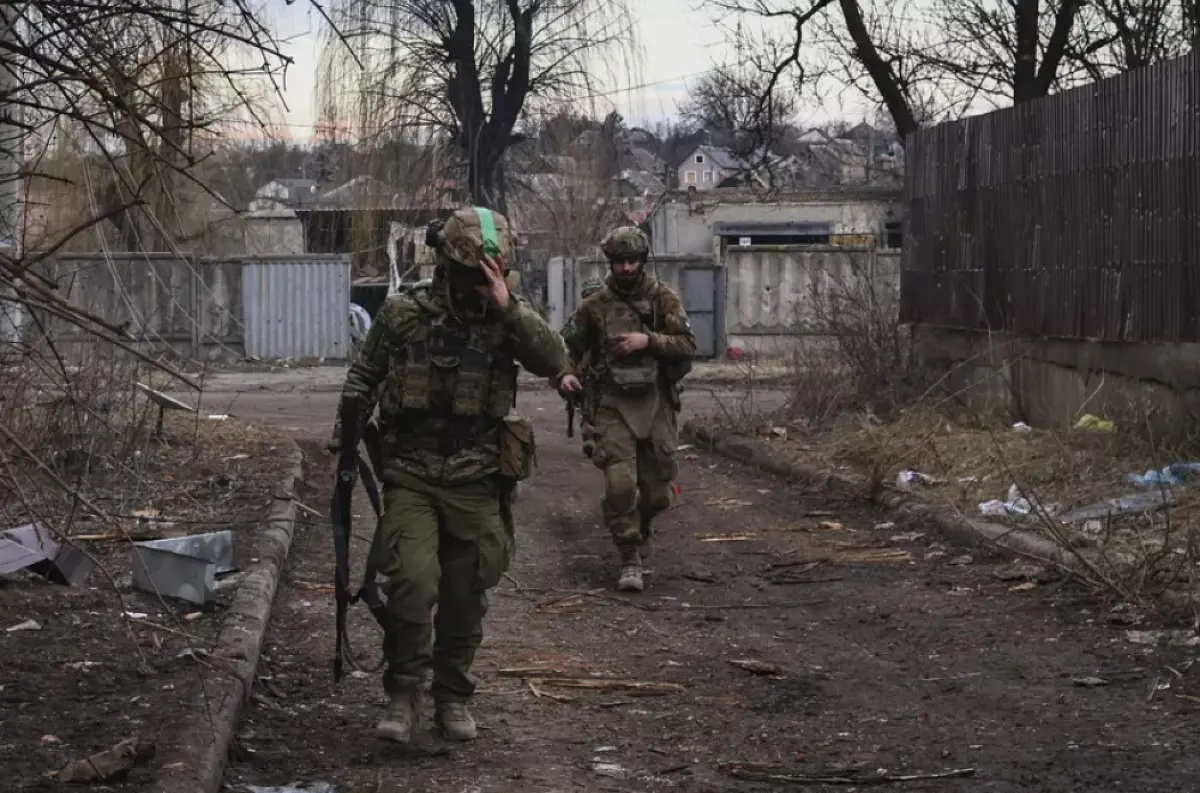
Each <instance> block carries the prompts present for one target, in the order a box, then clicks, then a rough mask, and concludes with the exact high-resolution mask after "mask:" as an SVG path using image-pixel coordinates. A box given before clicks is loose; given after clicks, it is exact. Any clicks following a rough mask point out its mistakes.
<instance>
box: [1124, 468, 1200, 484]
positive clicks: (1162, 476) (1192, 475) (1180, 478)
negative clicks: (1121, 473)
mask: <svg viewBox="0 0 1200 793" xmlns="http://www.w3.org/2000/svg"><path fill="white" fill-rule="evenodd" d="M1197 476H1200V463H1171V464H1170V465H1166V466H1163V467H1162V468H1161V469H1158V470H1156V469H1153V468H1151V469H1150V470H1149V471H1146V473H1144V474H1130V475H1129V477H1128V479H1129V483H1130V484H1132V485H1136V486H1137V487H1141V488H1151V487H1168V486H1175V487H1177V486H1179V485H1184V484H1187V483H1188V482H1191V481H1193V480H1195V479H1196V477H1197Z"/></svg>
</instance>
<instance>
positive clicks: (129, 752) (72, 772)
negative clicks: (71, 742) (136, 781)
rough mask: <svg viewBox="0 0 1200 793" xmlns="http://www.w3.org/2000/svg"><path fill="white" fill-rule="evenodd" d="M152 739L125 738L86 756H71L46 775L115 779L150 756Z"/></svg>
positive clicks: (77, 779)
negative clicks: (57, 768)
mask: <svg viewBox="0 0 1200 793" xmlns="http://www.w3.org/2000/svg"><path fill="white" fill-rule="evenodd" d="M156 751H157V749H156V747H155V746H154V744H153V743H149V742H143V741H139V740H138V739H137V738H126V739H125V740H123V741H121V742H120V743H118V744H117V745H116V746H113V747H112V748H111V749H105V750H104V751H102V752H97V753H96V754H94V755H91V756H90V757H84V758H81V759H79V760H72V761H71V762H69V763H67V764H66V765H65V766H63V767H62V768H61V769H59V770H58V771H51V772H50V773H49V775H48V776H50V777H52V778H53V779H56V780H57V781H59V782H119V781H121V780H122V779H124V778H125V776H126V775H128V773H129V772H130V771H132V770H133V769H134V768H135V767H137V766H138V765H141V764H143V763H146V762H148V761H150V760H152V759H154V755H155V753H156Z"/></svg>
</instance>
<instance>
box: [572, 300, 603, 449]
mask: <svg viewBox="0 0 1200 793" xmlns="http://www.w3.org/2000/svg"><path fill="white" fill-rule="evenodd" d="M603 288H604V282H603V281H584V283H583V286H582V287H581V288H580V289H579V300H580V302H582V301H584V300H587V299H588V297H590V296H591V295H592V294H594V293H596V292H598V291H600V290H601V289H603ZM562 334H563V339H564V341H566V342H567V346H568V348H570V346H571V344H572V343H573V342H572V339H574V338H575V337H577V336H579V335H580V330H579V326H578V325H577V324H576V323H575V318H574V317H572V318H571V319H570V320H569V321H568V322H567V325H566V327H564V328H563V331H562ZM589 358H590V356H589V355H588V354H587V353H586V352H585V353H584V356H583V359H582V360H581V361H580V362H579V380H580V382H581V383H582V384H583V388H584V396H583V410H582V411H581V412H580V414H579V435H580V438H581V439H582V442H583V453H584V455H585V456H587V457H591V456H592V453H593V452H594V451H595V449H596V442H595V427H594V426H593V424H592V419H593V415H592V414H593V413H594V412H595V409H596V406H595V405H594V404H592V400H591V399H589V397H588V395H589V394H591V393H592V390H593V383H592V382H591V379H590V378H591V377H592V374H593V372H592V371H591V369H592V367H591V365H590V363H589Z"/></svg>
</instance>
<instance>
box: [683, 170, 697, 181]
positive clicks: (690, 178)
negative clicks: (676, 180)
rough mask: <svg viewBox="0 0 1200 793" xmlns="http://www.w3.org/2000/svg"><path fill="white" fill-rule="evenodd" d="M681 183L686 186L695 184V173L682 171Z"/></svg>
mask: <svg viewBox="0 0 1200 793" xmlns="http://www.w3.org/2000/svg"><path fill="white" fill-rule="evenodd" d="M683 181H684V183H686V184H695V183H696V172H695V171H684V172H683Z"/></svg>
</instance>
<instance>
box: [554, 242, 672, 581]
mask: <svg viewBox="0 0 1200 793" xmlns="http://www.w3.org/2000/svg"><path fill="white" fill-rule="evenodd" d="M602 248H603V250H604V254H605V256H607V258H608V259H609V260H610V261H618V260H624V261H634V260H636V261H639V262H641V267H639V268H638V270H637V272H636V275H634V276H633V277H632V278H630V279H629V280H627V281H621V280H619V279H617V278H616V277H615V276H614V275H612V274H610V275H609V277H608V278H607V279H606V281H605V284H604V288H602V289H601V290H599V291H597V292H596V293H595V294H593V295H591V296H590V297H588V299H587V300H585V301H584V302H583V304H582V305H580V307H579V309H578V310H577V311H576V312H575V316H574V317H573V318H572V321H571V323H570V324H569V325H568V328H567V329H566V330H565V331H564V340H565V341H566V344H567V349H568V353H569V355H570V358H571V368H572V371H573V372H574V374H575V375H576V377H578V378H580V380H582V379H583V378H584V377H585V376H593V377H596V378H597V380H598V391H599V395H600V396H599V405H598V406H597V407H596V408H595V413H594V416H593V424H594V436H595V451H594V453H593V455H592V462H593V464H595V465H596V467H597V468H600V469H601V470H602V471H604V498H603V500H602V502H601V511H602V513H603V516H604V523H605V525H606V526H607V527H608V530H609V532H610V533H611V534H612V538H613V541H614V543H615V544H616V546H617V548H618V549H619V551H620V554H621V576H620V581H619V584H618V586H619V588H620V589H623V590H628V591H639V590H640V589H641V587H642V581H641V553H640V548H641V546H642V544H643V543H644V542H645V541H646V540H647V539H648V538H649V537H650V534H651V521H652V520H653V518H654V516H655V515H657V514H658V513H660V512H662V511H663V510H665V509H667V508H668V507H669V506H671V503H672V496H673V484H674V480H675V477H676V463H675V447H676V445H677V443H678V440H677V438H678V436H677V416H678V411H679V403H678V394H677V392H676V391H675V388H674V383H669V382H667V379H666V378H665V377H664V365H669V364H672V363H676V362H680V361H690V360H691V359H692V358H694V357H695V355H696V338H695V336H694V335H693V333H692V329H691V325H690V324H689V323H688V318H687V314H686V312H685V311H684V309H683V303H682V302H681V301H680V299H679V296H678V295H676V294H675V292H674V291H672V290H671V288H670V287H668V286H667V285H665V284H663V283H662V282H660V281H658V280H657V279H655V278H652V277H650V275H649V274H648V273H647V272H646V271H645V261H646V258H647V256H648V253H649V242H648V240H647V239H646V236H645V234H643V233H642V232H641V231H640V230H638V229H636V228H633V227H622V228H619V229H616V230H615V231H613V232H611V233H610V234H609V235H608V236H607V237H606V238H605V240H604V243H603V245H602ZM638 332H644V333H646V334H647V335H648V336H649V345H648V346H647V347H646V348H645V349H643V350H640V351H637V352H634V353H632V354H631V355H628V356H623V357H617V356H615V355H614V354H613V353H612V351H611V350H612V347H613V345H614V344H615V343H616V339H617V337H618V336H620V335H622V334H626V333H638ZM587 360H590V362H591V372H592V374H590V375H589V373H588V372H587V371H584V370H583V364H584V362H585V361H587Z"/></svg>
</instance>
